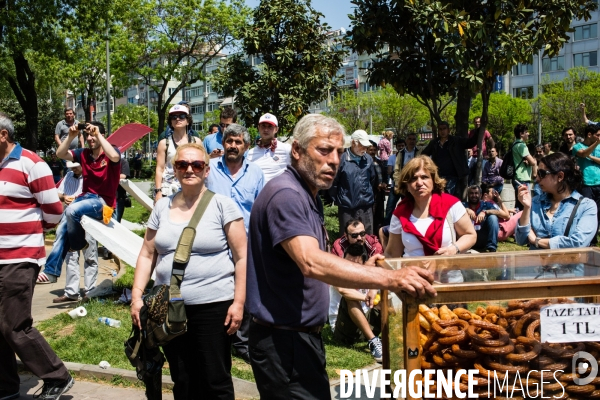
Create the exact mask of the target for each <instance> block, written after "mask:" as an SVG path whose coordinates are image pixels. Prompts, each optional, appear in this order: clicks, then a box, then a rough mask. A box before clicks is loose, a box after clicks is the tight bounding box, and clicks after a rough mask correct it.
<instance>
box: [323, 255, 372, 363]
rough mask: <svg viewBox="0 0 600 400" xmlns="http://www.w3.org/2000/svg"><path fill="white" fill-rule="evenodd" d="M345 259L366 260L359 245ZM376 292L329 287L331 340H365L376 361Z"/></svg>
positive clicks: (344, 342) (362, 262)
mask: <svg viewBox="0 0 600 400" xmlns="http://www.w3.org/2000/svg"><path fill="white" fill-rule="evenodd" d="M344 258H345V259H346V260H349V261H353V262H356V263H359V264H364V263H365V262H366V261H367V259H368V258H369V257H368V256H367V253H366V251H365V247H364V246H363V245H362V244H361V243H353V244H351V245H349V246H348V247H347V248H346V250H345V252H344ZM377 293H378V291H377V290H376V289H371V290H368V289H348V288H341V287H337V286H333V285H331V286H329V324H330V325H331V330H332V331H333V338H334V339H336V340H337V341H339V342H340V343H343V344H345V345H353V344H354V343H356V342H357V341H359V340H361V339H362V338H364V340H367V341H368V345H369V350H370V351H371V355H372V356H373V358H374V359H375V361H377V362H379V363H380V362H381V360H382V352H383V350H382V347H381V339H380V338H379V336H378V335H379V333H380V332H381V314H380V313H379V310H378V309H375V308H373V306H374V305H375V304H374V300H375V297H376V295H377Z"/></svg>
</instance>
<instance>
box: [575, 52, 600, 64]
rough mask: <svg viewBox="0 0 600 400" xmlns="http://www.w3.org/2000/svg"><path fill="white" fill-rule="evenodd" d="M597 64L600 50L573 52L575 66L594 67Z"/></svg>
mask: <svg viewBox="0 0 600 400" xmlns="http://www.w3.org/2000/svg"><path fill="white" fill-rule="evenodd" d="M596 65H598V52H596V51H589V52H587V53H579V54H573V66H575V67H594V66H596Z"/></svg>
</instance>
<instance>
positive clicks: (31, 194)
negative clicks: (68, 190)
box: [0, 143, 63, 265]
mask: <svg viewBox="0 0 600 400" xmlns="http://www.w3.org/2000/svg"><path fill="white" fill-rule="evenodd" d="M0 187H2V190H0V264H13V263H20V262H31V263H36V264H38V265H42V264H45V262H46V249H45V248H44V232H43V229H44V228H51V227H53V226H55V225H56V224H58V222H59V221H60V218H61V215H62V210H63V207H62V204H61V202H60V200H59V199H58V192H57V191H56V188H55V187H54V180H53V179H52V171H51V170H50V167H48V164H46V163H45V162H44V161H43V160H42V159H41V158H40V157H39V156H38V155H37V154H35V153H34V152H32V151H30V150H26V149H23V148H22V147H21V145H19V144H18V143H17V144H16V146H15V148H14V149H13V150H12V151H11V152H10V154H9V155H8V157H6V158H5V159H4V160H1V161H0Z"/></svg>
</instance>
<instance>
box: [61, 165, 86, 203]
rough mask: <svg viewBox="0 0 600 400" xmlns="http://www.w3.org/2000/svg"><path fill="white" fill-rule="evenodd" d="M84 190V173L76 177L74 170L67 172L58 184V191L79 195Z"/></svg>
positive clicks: (66, 194)
mask: <svg viewBox="0 0 600 400" xmlns="http://www.w3.org/2000/svg"><path fill="white" fill-rule="evenodd" d="M82 191H83V175H79V177H76V176H75V174H74V173H73V171H69V172H67V174H66V175H65V177H64V178H63V179H62V180H61V181H60V184H59V185H58V193H59V194H64V195H65V196H73V197H77V196H79V195H80V194H81V192H82Z"/></svg>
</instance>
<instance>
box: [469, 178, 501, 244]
mask: <svg viewBox="0 0 600 400" xmlns="http://www.w3.org/2000/svg"><path fill="white" fill-rule="evenodd" d="M467 199H468V200H467V201H466V202H463V205H464V206H465V208H466V209H467V214H469V218H471V221H473V226H474V227H475V232H477V242H475V246H473V247H474V248H475V249H484V250H487V251H489V252H492V253H495V252H496V250H497V249H498V230H499V226H498V223H499V218H502V219H508V218H509V215H508V213H505V212H504V211H503V210H501V209H500V207H498V205H496V204H495V203H491V202H489V201H484V200H482V199H481V188H480V187H479V186H477V185H472V186H469V189H468V190H467Z"/></svg>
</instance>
